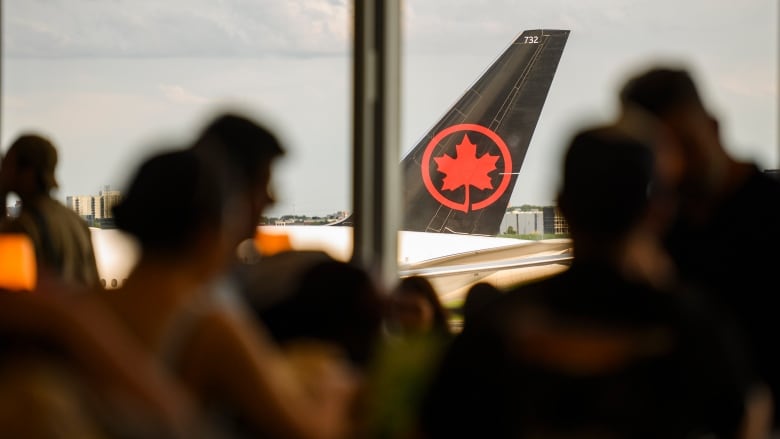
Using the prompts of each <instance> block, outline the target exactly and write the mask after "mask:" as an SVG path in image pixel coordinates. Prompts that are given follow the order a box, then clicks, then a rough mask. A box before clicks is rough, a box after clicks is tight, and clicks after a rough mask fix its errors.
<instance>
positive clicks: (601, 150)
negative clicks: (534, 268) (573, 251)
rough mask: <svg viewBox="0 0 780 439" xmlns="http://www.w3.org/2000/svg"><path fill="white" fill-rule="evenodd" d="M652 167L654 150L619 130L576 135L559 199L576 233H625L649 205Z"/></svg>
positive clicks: (567, 159)
mask: <svg viewBox="0 0 780 439" xmlns="http://www.w3.org/2000/svg"><path fill="white" fill-rule="evenodd" d="M654 164H655V158H654V155H653V152H652V150H651V149H650V147H648V146H647V145H645V144H644V143H642V142H640V141H639V140H636V139H634V138H632V137H630V136H628V135H627V134H624V133H622V132H621V131H619V130H617V129H615V128H612V127H597V128H591V129H586V130H583V131H581V132H579V133H577V134H576V135H575V136H574V138H573V139H572V140H571V142H570V144H569V147H568V149H567V151H566V155H565V157H564V169H563V186H562V188H561V191H560V194H559V197H558V204H559V207H560V209H561V212H562V213H563V216H564V217H565V218H566V221H567V222H568V223H569V227H570V229H571V231H572V233H575V234H576V233H579V232H581V233H585V234H590V235H591V236H592V235H598V236H600V237H606V236H609V235H619V234H621V233H623V232H625V231H627V230H628V229H629V227H631V226H632V225H633V224H634V223H635V221H636V220H637V219H638V218H639V216H640V215H641V214H642V213H643V212H644V210H645V208H646V207H647V205H648V196H649V193H650V190H651V189H652V183H653V176H654Z"/></svg>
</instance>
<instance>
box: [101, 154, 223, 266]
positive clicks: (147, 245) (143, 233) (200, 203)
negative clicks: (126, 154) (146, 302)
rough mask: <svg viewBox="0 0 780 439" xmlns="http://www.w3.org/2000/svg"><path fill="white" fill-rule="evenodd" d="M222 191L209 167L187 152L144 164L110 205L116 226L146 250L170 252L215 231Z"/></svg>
mask: <svg viewBox="0 0 780 439" xmlns="http://www.w3.org/2000/svg"><path fill="white" fill-rule="evenodd" d="M223 199H224V193H223V188H222V186H221V184H220V181H219V179H218V178H217V177H216V175H215V173H214V171H213V169H211V168H210V167H209V166H208V165H207V164H206V163H204V162H203V160H201V158H200V157H198V156H197V155H196V154H194V153H193V152H192V151H188V150H177V151H167V152H163V153H160V154H157V155H154V156H151V157H150V158H148V159H147V160H145V161H144V162H143V163H142V164H141V165H140V167H139V168H138V170H137V171H136V173H135V175H134V176H133V178H132V180H131V182H130V185H129V187H128V188H127V191H126V193H125V195H124V196H123V198H122V200H121V201H120V202H119V203H118V204H117V205H116V206H114V209H113V214H114V219H115V221H116V225H117V227H119V228H120V229H122V230H124V231H125V232H128V233H129V234H131V235H133V236H134V237H136V238H137V239H138V241H139V244H140V245H141V247H142V248H143V250H144V251H145V252H146V251H155V252H165V253H175V252H181V251H183V250H185V249H188V248H190V246H192V245H193V243H196V242H198V241H199V237H200V236H201V233H202V232H204V231H207V230H211V231H214V233H216V231H217V230H219V228H220V227H221V224H222V219H223V208H224V203H223Z"/></svg>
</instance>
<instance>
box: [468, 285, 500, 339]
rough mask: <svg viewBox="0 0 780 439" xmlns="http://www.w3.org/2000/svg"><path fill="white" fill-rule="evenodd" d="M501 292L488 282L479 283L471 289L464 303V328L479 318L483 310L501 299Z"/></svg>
mask: <svg viewBox="0 0 780 439" xmlns="http://www.w3.org/2000/svg"><path fill="white" fill-rule="evenodd" d="M502 295H503V293H502V292H501V290H499V289H498V288H496V287H495V286H493V285H492V284H489V283H487V282H477V283H475V284H474V285H472V286H471V288H469V290H468V292H467V293H466V300H465V301H464V302H463V326H464V328H465V326H466V325H467V324H470V323H469V322H472V321H474V320H476V319H477V318H478V316H479V315H480V313H481V312H482V310H484V309H485V308H486V307H487V306H488V305H490V303H492V302H493V301H495V300H496V299H498V298H499V297H501V296H502Z"/></svg>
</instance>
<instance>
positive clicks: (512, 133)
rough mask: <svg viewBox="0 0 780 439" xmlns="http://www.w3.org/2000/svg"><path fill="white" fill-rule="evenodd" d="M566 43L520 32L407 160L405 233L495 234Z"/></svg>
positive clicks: (542, 33)
mask: <svg viewBox="0 0 780 439" xmlns="http://www.w3.org/2000/svg"><path fill="white" fill-rule="evenodd" d="M568 36H569V31H568V30H549V29H537V30H527V31H525V32H523V33H522V34H521V35H520V36H519V37H517V38H516V39H515V41H514V42H513V43H512V44H511V45H510V46H509V47H508V48H507V49H506V50H505V51H504V53H503V54H502V55H501V56H499V57H498V58H497V59H496V61H495V62H494V63H493V64H492V65H491V66H490V67H489V68H488V69H487V70H486V71H485V72H484V74H483V75H482V76H481V77H480V78H479V79H478V80H477V81H476V82H475V83H474V84H473V85H472V87H471V88H470V89H469V90H467V91H466V93H464V94H463V96H462V97H461V98H460V99H459V100H458V101H457V102H456V103H455V105H453V106H452V107H451V108H450V109H449V111H447V113H446V114H445V115H444V117H443V118H442V119H441V120H440V121H439V122H438V123H436V124H435V125H434V126H433V128H432V129H431V130H430V131H429V132H428V133H427V134H426V135H425V136H424V137H423V138H422V139H421V140H420V142H419V143H418V144H417V146H415V147H414V149H412V150H411V151H410V152H409V153H408V154H407V155H406V156H405V157H404V159H403V160H402V162H401V167H402V172H403V174H402V178H403V182H404V201H403V205H404V206H405V209H406V211H405V212H404V221H403V229H404V230H411V231H422V232H443V233H461V234H477V235H496V234H498V232H499V227H500V224H501V220H502V218H503V216H504V213H505V211H506V208H507V206H508V204H509V198H510V196H511V194H512V190H513V188H514V186H515V182H516V181H517V174H518V173H519V172H520V168H521V166H522V164H523V160H524V159H525V154H526V152H527V151H528V145H529V143H530V141H531V136H532V135H533V132H534V128H535V127H536V123H537V121H538V120H539V116H540V114H541V112H542V107H543V105H544V101H545V99H546V98H547V92H548V90H549V88H550V84H551V83H552V80H553V77H554V76H555V70H556V68H557V67H558V61H559V60H560V58H561V55H562V53H563V48H564V46H565V45H566V40H567V39H568Z"/></svg>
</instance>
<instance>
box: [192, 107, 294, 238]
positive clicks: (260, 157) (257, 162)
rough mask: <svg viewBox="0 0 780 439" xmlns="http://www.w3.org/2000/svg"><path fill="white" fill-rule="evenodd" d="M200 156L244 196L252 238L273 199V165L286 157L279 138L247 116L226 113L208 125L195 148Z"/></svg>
mask: <svg viewBox="0 0 780 439" xmlns="http://www.w3.org/2000/svg"><path fill="white" fill-rule="evenodd" d="M192 149H193V150H194V151H196V152H197V153H198V154H200V155H202V156H203V157H205V158H206V160H209V161H213V163H214V164H215V165H216V164H221V166H222V172H223V173H224V174H225V177H226V178H227V179H228V183H230V184H231V186H232V188H231V192H234V193H235V194H242V195H243V196H244V197H245V198H244V201H243V202H242V204H243V207H244V208H245V212H244V213H243V214H240V215H246V216H247V218H246V219H247V224H245V225H243V226H240V228H243V229H244V230H243V234H244V236H243V237H244V238H250V237H252V236H253V235H254V233H255V228H256V226H257V224H258V222H259V220H260V215H262V212H263V211H264V210H265V209H266V207H268V206H269V205H271V204H273V202H274V198H273V196H272V194H271V192H270V188H269V183H270V180H271V165H272V163H273V160H274V159H276V158H278V157H280V156H282V155H283V154H284V149H283V148H282V145H281V143H280V142H279V139H278V138H277V137H276V136H275V135H274V134H273V133H272V132H271V131H270V130H269V129H268V128H266V127H264V126H261V125H260V124H259V123H257V122H255V121H252V120H250V119H249V118H247V117H245V116H241V115H238V114H233V113H225V114H221V115H219V116H217V117H216V118H215V119H213V120H212V121H211V122H210V123H209V124H207V125H206V126H205V128H204V129H203V131H202V132H201V134H200V136H199V137H198V139H197V140H196V141H195V143H194V144H193V146H192Z"/></svg>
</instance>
